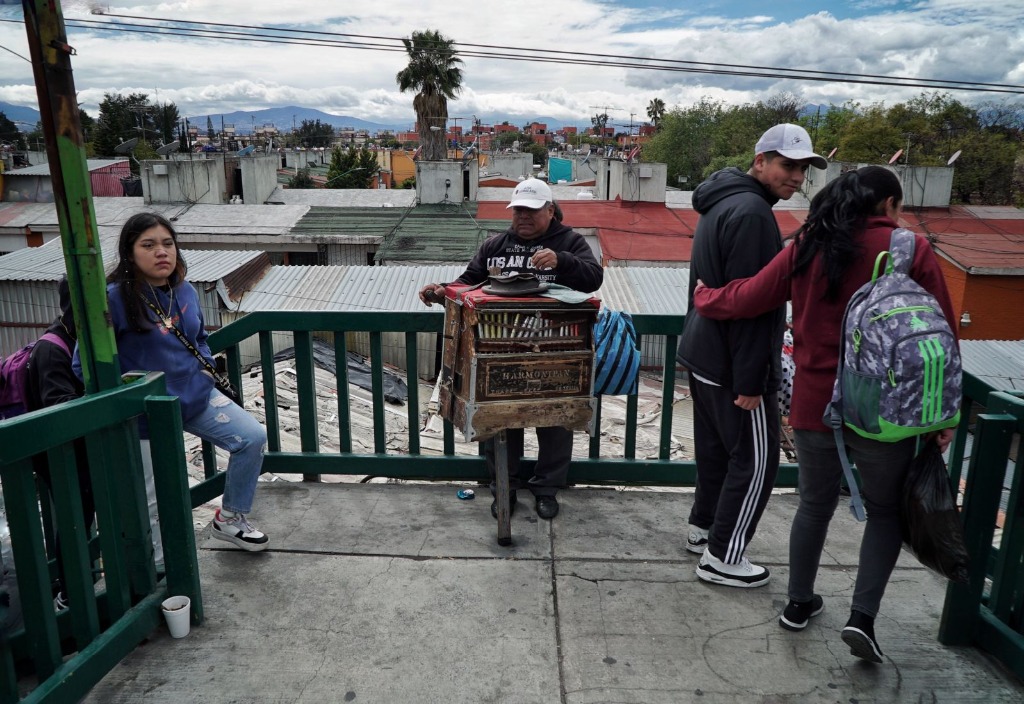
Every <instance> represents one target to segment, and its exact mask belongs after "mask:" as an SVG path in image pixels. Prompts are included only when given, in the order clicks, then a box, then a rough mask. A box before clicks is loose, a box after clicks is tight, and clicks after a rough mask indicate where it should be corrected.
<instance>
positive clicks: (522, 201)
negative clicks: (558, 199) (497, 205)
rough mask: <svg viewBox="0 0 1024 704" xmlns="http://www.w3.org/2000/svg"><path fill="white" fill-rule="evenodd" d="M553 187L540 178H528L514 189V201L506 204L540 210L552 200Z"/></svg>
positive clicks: (509, 206) (512, 206)
mask: <svg viewBox="0 0 1024 704" xmlns="http://www.w3.org/2000/svg"><path fill="white" fill-rule="evenodd" d="M552 200H553V199H552V197H551V187H550V186H549V185H548V184H546V183H544V182H543V181H541V180H540V179H539V178H528V179H526V180H525V181H523V182H522V183H520V184H519V185H518V186H516V187H515V190H513V191H512V201H511V202H510V203H509V204H508V205H506V206H505V209H506V210H508V209H509V208H529V209H530V210H539V209H541V208H543V207H544V206H545V205H547V204H548V203H550V202H551V201H552Z"/></svg>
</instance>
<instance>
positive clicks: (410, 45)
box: [395, 29, 463, 161]
mask: <svg viewBox="0 0 1024 704" xmlns="http://www.w3.org/2000/svg"><path fill="white" fill-rule="evenodd" d="M402 43H403V44H405V51H406V53H407V54H409V65H408V66H406V67H405V68H404V69H402V70H401V71H399V72H398V75H397V76H395V80H396V81H397V82H398V88H399V90H401V91H402V92H403V93H404V92H405V91H407V90H410V89H414V90H417V91H419V92H417V93H416V97H415V98H413V101H412V107H413V110H415V111H416V129H417V131H418V132H419V135H420V145H422V147H423V158H424V159H425V160H427V161H440V160H443V159H444V158H445V157H446V156H447V155H448V149H447V145H446V143H445V128H446V127H447V124H448V99H449V98H451V99H454V98H455V96H456V95H458V93H459V90H461V88H462V69H461V68H459V66H458V65H459V64H462V63H463V62H462V59H460V58H459V57H458V55H457V54H456V53H455V48H454V44H455V43H454V42H453V41H452V40H451V39H446V38H445V37H444V36H443V35H442V34H441V33H440V32H438V31H437V30H429V29H428V30H427V31H425V32H413V33H412V37H411V38H408V39H406V38H405V37H403V38H402Z"/></svg>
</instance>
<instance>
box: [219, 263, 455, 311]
mask: <svg viewBox="0 0 1024 704" xmlns="http://www.w3.org/2000/svg"><path fill="white" fill-rule="evenodd" d="M465 268H466V267H465V265H463V264H448V265H441V266H274V267H271V268H270V270H269V271H268V272H267V275H266V276H264V277H263V279H262V280H260V281H259V282H258V283H257V284H256V285H255V287H254V288H253V289H252V290H250V291H249V292H248V293H247V294H245V295H244V296H243V297H242V300H241V302H240V304H239V307H238V310H239V311H240V312H243V313H250V312H252V311H257V310H349V311H359V310H379V311H389V312H394V311H414V312H424V311H425V310H426V309H425V308H424V306H423V303H422V302H421V301H420V300H419V296H418V295H417V294H418V293H419V290H420V289H421V288H423V287H424V286H426V285H427V284H428V283H436V282H445V281H452V280H454V279H456V278H458V276H459V275H460V274H461V273H462V272H463V271H464V270H465ZM437 310H438V311H440V308H438V309H437Z"/></svg>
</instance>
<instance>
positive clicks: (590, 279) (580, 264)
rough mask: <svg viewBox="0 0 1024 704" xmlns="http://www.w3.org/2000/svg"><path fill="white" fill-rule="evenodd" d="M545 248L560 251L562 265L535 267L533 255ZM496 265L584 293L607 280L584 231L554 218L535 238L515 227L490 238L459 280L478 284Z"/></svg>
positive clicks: (458, 281) (459, 282)
mask: <svg viewBox="0 0 1024 704" xmlns="http://www.w3.org/2000/svg"><path fill="white" fill-rule="evenodd" d="M541 249H550V250H551V251H553V252H555V254H557V255H558V266H557V267H556V268H555V269H553V270H544V269H534V268H533V265H532V264H530V257H532V256H533V255H534V253H535V252H537V251H538V250H541ZM492 266H496V267H499V268H500V269H501V273H502V274H510V273H512V272H522V273H529V274H536V275H537V278H538V279H540V280H541V281H546V282H550V283H556V284H560V285H562V286H568V287H569V288H571V289H575V290H577V291H582V292H583V293H591V292H593V291H596V290H597V289H599V288H601V283H602V282H603V281H604V269H602V268H601V264H600V263H598V261H597V259H596V258H595V257H594V253H593V252H592V251H591V249H590V245H588V244H587V241H586V240H585V239H583V235H581V234H579V233H578V232H576V231H574V230H573V229H572V228H571V227H568V226H567V225H563V224H562V223H560V222H558V221H557V220H554V219H552V220H551V225H549V226H548V231H547V232H545V233H544V234H543V235H541V236H540V237H538V238H536V239H533V240H524V239H522V238H520V237H519V236H518V235H516V233H515V232H513V231H512V229H511V228H509V229H508V230H506V231H505V232H503V233H501V234H500V235H494V236H493V237H489V238H487V239H486V240H485V241H484V243H483V244H482V245H480V249H479V250H477V253H476V256H474V257H473V261H471V262H470V263H469V266H468V267H466V270H465V271H464V272H462V275H461V276H460V277H459V278H458V279H456V280H455V283H458V284H478V283H481V282H483V281H486V280H487V277H488V269H489V268H490V267H492Z"/></svg>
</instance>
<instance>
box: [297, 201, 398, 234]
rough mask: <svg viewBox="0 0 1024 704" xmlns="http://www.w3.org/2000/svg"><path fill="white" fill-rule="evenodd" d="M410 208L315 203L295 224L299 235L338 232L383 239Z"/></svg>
mask: <svg viewBox="0 0 1024 704" xmlns="http://www.w3.org/2000/svg"><path fill="white" fill-rule="evenodd" d="M407 210H408V209H407V208H337V207H325V206H318V205H313V206H309V210H308V211H307V212H306V213H305V215H303V216H302V219H301V220H299V221H298V222H297V223H295V226H294V227H292V234H293V235H296V236H298V237H308V238H322V237H327V236H331V237H337V236H339V235H346V236H350V237H351V236H358V237H373V238H376V239H378V240H380V239H383V238H384V237H385V236H387V234H388V233H389V232H391V231H392V230H393V229H394V228H395V227H396V226H397V225H398V223H399V222H401V220H402V218H403V217H405V215H406V213H407Z"/></svg>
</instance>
